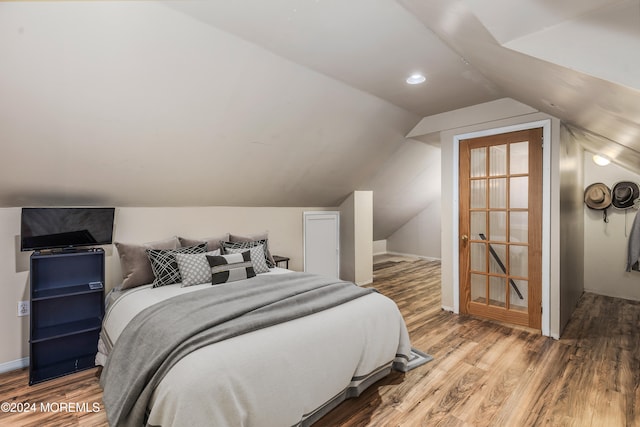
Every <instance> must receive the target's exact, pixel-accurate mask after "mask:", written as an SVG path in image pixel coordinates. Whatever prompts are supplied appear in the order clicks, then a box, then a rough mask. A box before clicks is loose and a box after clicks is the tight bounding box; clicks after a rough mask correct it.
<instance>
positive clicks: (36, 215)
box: [20, 208, 115, 251]
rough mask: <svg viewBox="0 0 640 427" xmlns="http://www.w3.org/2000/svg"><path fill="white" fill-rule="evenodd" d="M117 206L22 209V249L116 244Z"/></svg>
mask: <svg viewBox="0 0 640 427" xmlns="http://www.w3.org/2000/svg"><path fill="white" fill-rule="evenodd" d="M114 214H115V208H22V218H21V224H20V250H22V251H32V250H39V249H56V248H74V247H76V246H97V245H106V244H110V243H112V239H113V217H114Z"/></svg>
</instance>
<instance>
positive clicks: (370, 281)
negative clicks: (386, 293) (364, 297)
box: [356, 279, 373, 286]
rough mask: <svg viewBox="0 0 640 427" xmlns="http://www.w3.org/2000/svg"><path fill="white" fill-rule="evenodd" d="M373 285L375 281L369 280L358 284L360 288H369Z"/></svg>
mask: <svg viewBox="0 0 640 427" xmlns="http://www.w3.org/2000/svg"><path fill="white" fill-rule="evenodd" d="M372 283H373V279H369V280H365V281H364V282H357V283H356V285H358V286H367V285H370V284H372Z"/></svg>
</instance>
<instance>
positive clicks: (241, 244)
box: [220, 239, 276, 268]
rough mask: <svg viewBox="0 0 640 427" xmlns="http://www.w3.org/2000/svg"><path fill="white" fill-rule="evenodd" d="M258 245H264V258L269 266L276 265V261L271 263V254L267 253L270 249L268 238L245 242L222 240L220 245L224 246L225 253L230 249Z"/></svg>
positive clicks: (248, 247)
mask: <svg viewBox="0 0 640 427" xmlns="http://www.w3.org/2000/svg"><path fill="white" fill-rule="evenodd" d="M258 245H262V246H263V252H264V258H265V261H266V263H267V266H268V267H269V268H271V267H275V266H276V264H275V261H274V262H273V263H271V261H269V256H268V255H267V252H268V251H269V241H268V240H267V239H262V240H246V241H244V242H220V246H221V247H222V252H223V253H225V254H226V253H227V252H228V250H229V249H245V250H246V249H250V248H252V247H254V246H258Z"/></svg>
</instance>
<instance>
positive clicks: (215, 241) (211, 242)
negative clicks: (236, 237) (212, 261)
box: [178, 233, 229, 281]
mask: <svg viewBox="0 0 640 427" xmlns="http://www.w3.org/2000/svg"><path fill="white" fill-rule="evenodd" d="M178 240H180V246H182V247H185V246H196V245H199V244H201V243H206V244H207V250H208V251H215V250H216V249H220V242H221V241H223V242H224V241H227V240H229V233H225V234H223V235H221V236H218V237H205V238H202V239H187V238H186V237H178ZM207 281H208V280H207Z"/></svg>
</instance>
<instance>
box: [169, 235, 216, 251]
mask: <svg viewBox="0 0 640 427" xmlns="http://www.w3.org/2000/svg"><path fill="white" fill-rule="evenodd" d="M178 240H180V246H182V247H186V246H196V245H199V244H200V243H206V244H207V250H208V251H215V250H216V249H220V241H226V240H229V233H225V234H222V235H220V236H218V237H204V238H202V239H188V238H186V237H178Z"/></svg>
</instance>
